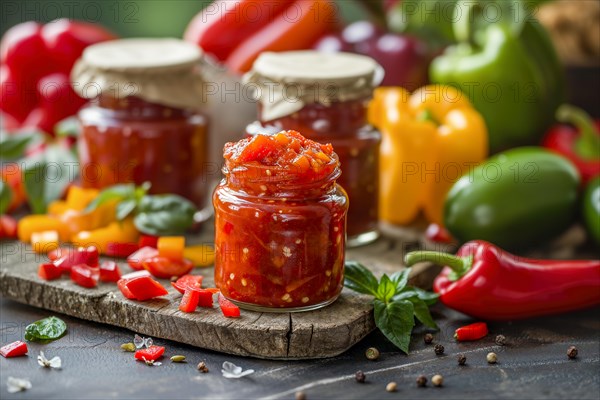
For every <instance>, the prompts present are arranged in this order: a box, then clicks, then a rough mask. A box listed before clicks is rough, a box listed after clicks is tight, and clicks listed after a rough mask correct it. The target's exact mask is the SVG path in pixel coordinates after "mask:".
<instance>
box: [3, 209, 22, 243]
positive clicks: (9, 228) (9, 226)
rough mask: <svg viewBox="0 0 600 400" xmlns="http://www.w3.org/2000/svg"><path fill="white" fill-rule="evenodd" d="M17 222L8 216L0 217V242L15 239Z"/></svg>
mask: <svg viewBox="0 0 600 400" xmlns="http://www.w3.org/2000/svg"><path fill="white" fill-rule="evenodd" d="M17 226H18V225H17V220H16V219H14V218H13V217H11V216H10V215H0V240H2V239H16V238H17Z"/></svg>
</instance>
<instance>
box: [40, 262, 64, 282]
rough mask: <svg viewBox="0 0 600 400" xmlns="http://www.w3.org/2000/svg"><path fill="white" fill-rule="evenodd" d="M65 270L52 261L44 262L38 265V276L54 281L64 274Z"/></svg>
mask: <svg viewBox="0 0 600 400" xmlns="http://www.w3.org/2000/svg"><path fill="white" fill-rule="evenodd" d="M62 273H63V271H62V270H61V269H60V268H58V267H57V266H56V265H54V264H52V263H42V264H40V266H39V267H38V276H39V277H40V278H42V279H43V280H45V281H53V280H55V279H58V278H60V277H61V276H62Z"/></svg>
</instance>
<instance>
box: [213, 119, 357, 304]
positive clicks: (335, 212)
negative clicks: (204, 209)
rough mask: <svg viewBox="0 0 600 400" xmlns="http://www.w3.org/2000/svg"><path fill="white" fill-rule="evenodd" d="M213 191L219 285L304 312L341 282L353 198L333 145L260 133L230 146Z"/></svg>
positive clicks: (325, 300)
mask: <svg viewBox="0 0 600 400" xmlns="http://www.w3.org/2000/svg"><path fill="white" fill-rule="evenodd" d="M224 157H225V165H224V167H223V173H224V175H225V177H224V179H223V180H222V181H221V183H220V184H219V185H218V186H217V188H216V190H215V192H214V195H213V205H214V208H215V283H216V285H217V287H218V288H219V289H221V293H222V294H223V295H224V296H225V297H227V298H228V299H230V300H231V301H233V302H234V303H236V304H238V305H239V306H240V307H243V308H247V309H252V310H258V311H286V312H289V311H305V310H313V309H316V308H320V307H323V306H325V305H327V304H330V303H332V302H333V301H335V299H336V298H337V297H338V296H339V294H340V292H341V291H342V287H343V277H344V251H345V243H346V214H347V211H348V198H347V195H346V193H345V192H344V190H343V189H342V188H341V187H340V186H339V185H338V184H337V183H336V180H337V179H338V177H339V176H340V173H341V171H340V167H339V165H340V164H339V159H338V156H337V155H336V153H335V152H334V151H333V148H332V146H331V145H330V144H319V143H316V142H314V141H311V140H308V139H305V138H304V137H303V136H302V135H300V134H299V133H298V132H294V131H284V132H280V133H277V134H274V135H255V136H253V137H252V138H246V139H243V140H241V141H239V142H236V143H228V144H226V145H225V150H224Z"/></svg>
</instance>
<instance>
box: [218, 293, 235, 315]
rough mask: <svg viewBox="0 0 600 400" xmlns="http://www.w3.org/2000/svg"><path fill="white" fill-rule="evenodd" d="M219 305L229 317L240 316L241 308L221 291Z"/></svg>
mask: <svg viewBox="0 0 600 400" xmlns="http://www.w3.org/2000/svg"><path fill="white" fill-rule="evenodd" d="M219 307H221V312H222V313H223V315H224V316H226V317H228V318H239V316H240V308H239V307H238V306H236V305H235V304H233V303H232V302H231V301H229V300H227V299H226V298H225V297H224V296H223V295H222V294H221V293H219Z"/></svg>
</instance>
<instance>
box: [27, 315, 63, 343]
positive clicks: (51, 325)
mask: <svg viewBox="0 0 600 400" xmlns="http://www.w3.org/2000/svg"><path fill="white" fill-rule="evenodd" d="M66 331H67V324H66V323H65V321H63V320H62V319H60V318H57V317H48V318H44V319H40V320H39V321H35V322H34V323H32V324H29V325H27V327H26V328H25V340H28V341H31V342H47V341H52V340H56V339H60V338H61V337H62V336H63V335H64V334H65V332H66Z"/></svg>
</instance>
